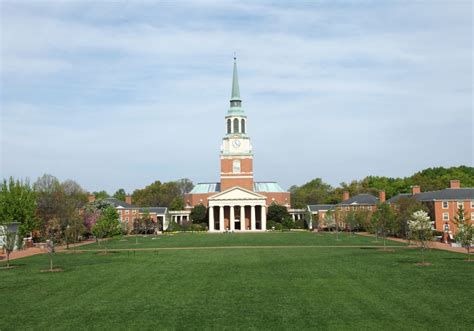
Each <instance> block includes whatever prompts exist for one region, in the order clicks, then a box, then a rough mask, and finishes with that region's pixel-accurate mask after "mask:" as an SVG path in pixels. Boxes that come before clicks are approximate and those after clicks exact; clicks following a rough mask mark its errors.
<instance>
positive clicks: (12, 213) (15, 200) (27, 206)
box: [0, 177, 38, 237]
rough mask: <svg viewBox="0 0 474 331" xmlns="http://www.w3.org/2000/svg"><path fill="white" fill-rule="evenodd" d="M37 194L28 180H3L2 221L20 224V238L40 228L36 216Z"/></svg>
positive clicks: (0, 211)
mask: <svg viewBox="0 0 474 331" xmlns="http://www.w3.org/2000/svg"><path fill="white" fill-rule="evenodd" d="M35 209H36V194H35V192H34V191H33V189H32V188H31V186H30V183H29V181H28V180H25V181H23V180H14V179H13V177H10V178H9V180H8V181H7V180H6V179H4V180H3V182H2V185H1V191H0V221H1V222H2V223H11V222H19V223H20V229H19V235H20V237H23V236H25V235H26V234H28V233H30V232H32V231H33V230H35V229H37V228H38V222H37V219H36V215H35Z"/></svg>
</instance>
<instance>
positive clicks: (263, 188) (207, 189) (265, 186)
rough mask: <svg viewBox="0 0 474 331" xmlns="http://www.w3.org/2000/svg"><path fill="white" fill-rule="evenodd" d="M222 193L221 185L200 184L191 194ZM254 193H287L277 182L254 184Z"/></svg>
mask: <svg viewBox="0 0 474 331" xmlns="http://www.w3.org/2000/svg"><path fill="white" fill-rule="evenodd" d="M220 191H221V183H198V184H196V185H195V186H194V188H193V189H192V190H191V192H189V194H206V193H217V192H220ZM253 191H254V192H286V191H285V190H284V189H282V188H281V186H280V185H278V183H276V182H254V183H253Z"/></svg>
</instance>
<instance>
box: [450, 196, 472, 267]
mask: <svg viewBox="0 0 474 331" xmlns="http://www.w3.org/2000/svg"><path fill="white" fill-rule="evenodd" d="M453 222H454V224H456V227H457V232H456V235H455V236H454V238H455V239H456V241H458V242H459V243H460V244H461V246H462V247H464V248H465V249H466V250H467V259H468V261H471V252H470V250H471V246H472V243H473V237H474V226H473V225H472V221H471V218H470V217H469V214H468V213H465V212H464V207H463V206H462V205H461V206H459V208H458V210H457V212H456V215H455V216H454V220H453Z"/></svg>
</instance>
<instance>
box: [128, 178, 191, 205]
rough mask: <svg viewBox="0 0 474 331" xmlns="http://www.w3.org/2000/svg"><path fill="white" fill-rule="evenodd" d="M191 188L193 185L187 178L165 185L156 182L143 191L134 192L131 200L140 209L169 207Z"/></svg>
mask: <svg viewBox="0 0 474 331" xmlns="http://www.w3.org/2000/svg"><path fill="white" fill-rule="evenodd" d="M193 187H194V185H193V183H192V182H191V181H190V180H189V179H187V178H183V179H180V180H177V181H172V182H167V183H162V182H160V181H159V180H157V181H155V182H153V183H152V184H150V185H148V186H146V187H145V188H143V189H139V190H135V191H134V192H133V194H132V198H133V201H134V202H135V204H136V205H138V206H141V207H147V206H171V204H172V202H173V201H174V200H175V199H176V198H178V197H181V198H182V197H183V195H184V194H186V193H188V192H189V191H191V190H192V189H193ZM183 208H184V202H183Z"/></svg>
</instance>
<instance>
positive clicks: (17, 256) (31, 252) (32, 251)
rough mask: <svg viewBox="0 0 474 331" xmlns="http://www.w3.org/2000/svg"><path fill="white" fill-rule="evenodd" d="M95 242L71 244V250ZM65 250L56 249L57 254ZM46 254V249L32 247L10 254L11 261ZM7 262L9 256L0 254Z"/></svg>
mask: <svg viewBox="0 0 474 331" xmlns="http://www.w3.org/2000/svg"><path fill="white" fill-rule="evenodd" d="M93 242H95V240H85V241H82V242H80V243H77V244H70V245H69V247H70V248H72V247H79V246H82V245H87V244H90V243H93ZM65 250H66V246H58V247H57V248H56V252H61V251H65ZM45 253H47V250H46V248H38V247H31V248H27V249H23V250H21V251H14V252H13V253H11V254H10V260H16V259H21V258H23V257H28V256H32V255H38V254H45ZM6 260H7V255H6V254H1V253H0V261H6Z"/></svg>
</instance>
